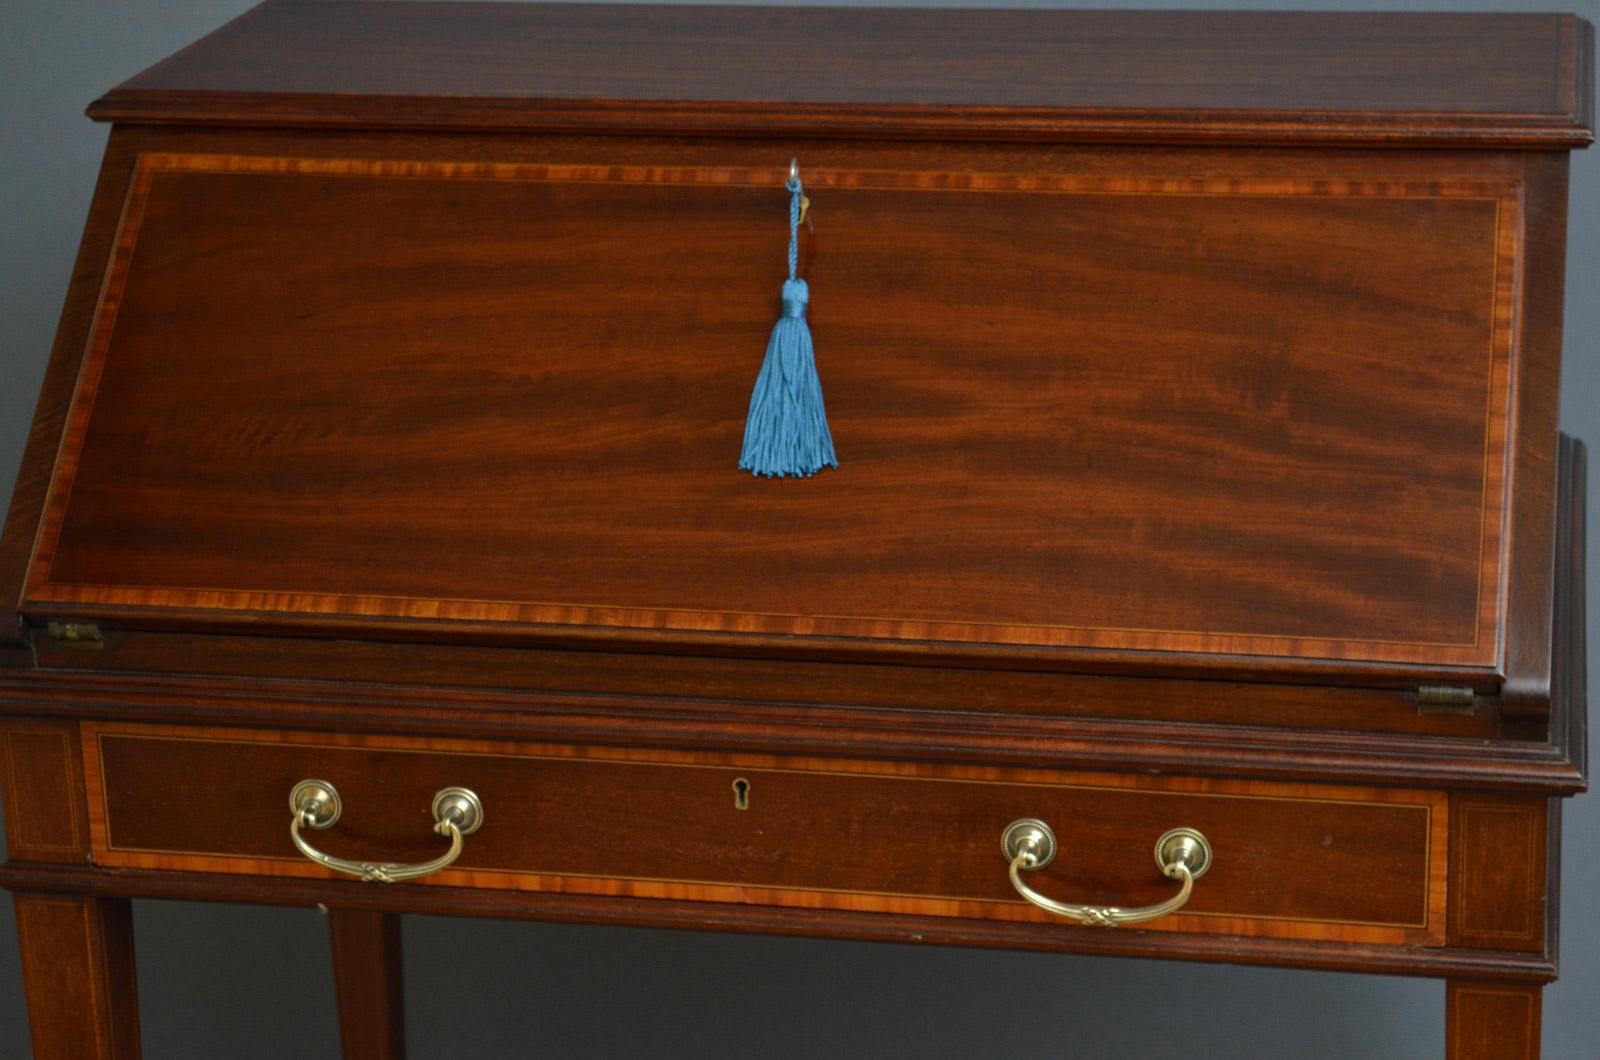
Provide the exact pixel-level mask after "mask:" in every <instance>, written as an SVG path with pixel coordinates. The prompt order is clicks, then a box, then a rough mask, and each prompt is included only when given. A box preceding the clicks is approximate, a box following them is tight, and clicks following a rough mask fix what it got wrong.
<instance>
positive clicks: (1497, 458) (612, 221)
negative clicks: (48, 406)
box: [28, 154, 1518, 667]
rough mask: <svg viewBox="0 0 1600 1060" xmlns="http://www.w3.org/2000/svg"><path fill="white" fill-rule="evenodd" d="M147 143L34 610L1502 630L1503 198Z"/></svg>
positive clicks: (1268, 645) (712, 627) (881, 636)
mask: <svg viewBox="0 0 1600 1060" xmlns="http://www.w3.org/2000/svg"><path fill="white" fill-rule="evenodd" d="M807 175H808V177H809V179H810V182H811V183H810V187H811V188H812V189H813V190H815V191H816V196H815V198H816V201H817V204H818V205H817V213H816V219H817V228H816V231H815V233H814V234H810V233H808V234H807V236H806V238H805V247H804V263H803V270H804V272H805V273H806V274H807V275H808V276H809V277H810V279H811V281H812V286H813V289H814V292H815V293H814V296H813V299H814V300H813V308H812V312H811V323H812V327H813V330H814V332H815V334H816V336H817V342H818V346H819V357H820V361H821V370H822V376H823V381H824V386H825V388H826V392H827V397H828V403H829V413H830V417H831V419H832V421H833V427H834V434H835V437H836V439H837V440H838V444H839V447H840V453H841V459H842V461H843V463H844V466H843V468H842V469H841V470H840V471H838V472H836V473H834V472H829V473H825V474H822V475H819V476H818V477H817V478H815V479H813V480H810V481H806V482H792V481H790V482H768V481H757V480H753V479H751V478H750V477H748V476H746V475H743V474H740V473H739V472H737V471H736V470H735V468H734V463H735V461H736V458H737V454H738V449H739V441H740V435H741V431H742V428H743V419H744V411H745V406H746V403H747V401H748V395H749V389H750V385H751V382H752V380H753V379H754V376H755V371H756V369H757V367H758V366H759V360H760V356H761V350H762V348H763V345H764V341H765V337H766V332H767V330H768V328H770V326H771V322H772V319H773V316H774V312H775V299H776V280H777V279H779V278H781V271H782V252H783V224H782V221H783V193H782V191H781V188H780V187H779V184H780V182H781V179H782V176H783V174H782V173H781V172H779V171H777V170H772V171H766V170H761V169H746V168H731V167H721V168H719V167H705V166H701V167H696V166H680V167H647V166H638V165H632V166H598V165H597V166H579V165H551V166H540V165H526V164H492V163H442V162H441V163H427V162H418V163H401V162H372V161H355V160H349V161H341V160H330V159H320V160H313V159H275V158H260V157H246V156H222V155H218V156H208V155H166V154H152V155H146V156H143V158H142V159H141V163H140V166H139V169H138V171H137V173H136V177H135V181H134V188H133V191H132V193H131V196H130V201H129V205H128V209H127V214H126V217H125V219H124V223H123V230H122V233H121V236H120V238H119V248H120V249H119V251H118V253H117V255H116V256H115V259H114V261H113V264H112V266H111V276H110V281H109V283H108V286H107V294H106V296H105V301H104V304H103V306H102V311H101V314H100V321H99V324H98V330H97V337H96V339H95V343H94V346H93V349H92V351H91V357H90V362H89V364H88V366H87V369H86V371H85V373H84V376H83V381H82V383H81V385H80V389H79V393H78V396H77V399H76V401H75V404H74V409H73V414H72V422H71V424H70V426H69V431H68V436H67V439H66V442H65V448H64V452H63V458H62V461H61V464H60V468H59V469H58V473H57V477H56V481H55V483H54V486H53V488H52V492H51V496H50V500H49V504H48V507H47V511H46V514H45V519H44V523H43V526H42V531H41V535H40V547H39V552H38V554H37V555H36V557H35V560H34V564H33V567H32V570H31V574H30V588H29V591H28V598H29V602H30V603H31V604H33V605H57V609H59V607H60V605H82V604H93V605H113V606H128V607H135V608H152V607H154V608H161V607H185V608H196V607H197V608H202V609H209V610H211V611H213V612H214V613H217V614H223V613H226V612H235V613H262V612H265V613H276V614H288V615H301V616H311V615H317V614H324V615H341V616H350V615H355V616H363V615H365V616H379V617H400V618H407V617H409V618H429V619H436V618H456V619H482V620H491V621H505V622H517V623H544V624H554V625H557V626H572V627H595V626H602V627H613V628H616V627H620V628H648V629H655V630H661V629H666V630H688V631H702V632H704V631H711V632H732V633H757V634H774V633H775V634H801V635H819V636H843V637H851V638H859V639H860V640H861V641H862V642H865V643H877V644H888V645H891V646H892V645H893V644H894V643H895V642H898V641H930V640H937V641H950V642H963V643H971V644H978V645H986V646H991V647H993V646H1000V647H1007V646H1013V647H1020V646H1045V647H1068V648H1080V649H1083V648H1087V649H1095V648H1104V649H1128V648H1134V649H1140V648H1148V649H1161V650H1182V651H1201V652H1215V653H1240V654H1251V655H1258V656H1281V657H1291V658H1311V659H1330V660H1356V661H1360V660H1388V661H1402V662H1420V663H1428V664H1435V665H1458V666H1478V667H1482V666H1489V665H1492V664H1493V663H1494V662H1495V660H1496V658H1497V655H1496V653H1497V650H1498V615H1499V612H1500V599H1499V593H1500V585H1501V581H1502V579H1501V577H1500V571H1501V569H1502V559H1503V556H1502V553H1503V548H1504V540H1505V539H1504V534H1503V528H1502V523H1503V518H1504V514H1505V501H1506V494H1507V491H1506V488H1505V482H1504V466H1505V461H1504V449H1505V444H1506V436H1505V431H1506V404H1507V398H1508V393H1509V355H1510V328H1511V312H1512V289H1513V274H1514V272H1515V254H1516V233H1517V230H1518V224H1517V218H1516V203H1517V199H1516V188H1515V186H1514V185H1511V184H1507V183H1497V182H1492V181H1467V180H1450V181H1433V182H1424V181H1409V182H1401V181H1395V182H1388V183H1383V182H1366V183H1359V182H1350V181H1310V180H1304V181H1300V180H1283V179H1278V180H1246V179H1227V180H1225V179H1218V178H1204V179H1194V180H1183V179H1170V178H1162V179H1156V178H1137V177H1128V178H1114V177H1105V176H1095V177H1083V178H1075V177H1071V176H1059V177H1058V176H1041V175H1022V174H1010V175H1008V174H1004V173H1001V174H982V173H976V174H975V173H904V172H887V171H885V172H873V171H865V170H818V171H814V172H809V173H808V174H807Z"/></svg>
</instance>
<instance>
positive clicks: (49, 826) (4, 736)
mask: <svg viewBox="0 0 1600 1060" xmlns="http://www.w3.org/2000/svg"><path fill="white" fill-rule="evenodd" d="M83 791H84V789H83V753H82V751H81V750H80V749H79V747H78V725H77V723H76V722H73V721H62V720H59V719H54V718H0V797H3V798H4V800H5V811H6V853H7V855H8V856H9V857H10V858H11V859H12V860H14V861H57V862H67V863H72V862H82V861H85V860H87V859H88V856H89V821H88V817H87V815H86V813H85V811H84V794H83Z"/></svg>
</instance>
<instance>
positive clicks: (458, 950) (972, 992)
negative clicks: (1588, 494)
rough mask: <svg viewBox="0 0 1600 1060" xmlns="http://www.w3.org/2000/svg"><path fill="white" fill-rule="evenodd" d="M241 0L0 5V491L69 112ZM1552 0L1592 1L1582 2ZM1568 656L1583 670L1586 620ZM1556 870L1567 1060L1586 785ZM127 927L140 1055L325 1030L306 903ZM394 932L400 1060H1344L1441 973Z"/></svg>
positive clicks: (92, 133) (312, 1055) (12, 1025)
mask: <svg viewBox="0 0 1600 1060" xmlns="http://www.w3.org/2000/svg"><path fill="white" fill-rule="evenodd" d="M252 2H253V0H172V2H161V0H39V2H34V0H4V2H3V4H0V498H4V497H9V495H10V491H11V486H12V483H13V481H14V478H15V474H16V468H17V464H18V462H19V461H20V460H21V456H22V445H23V440H24V438H25V436H26V433H27V428H28V422H29V419H30V417H31V415H32V411H33V401H34V397H35V395H36V393H37V391H38V386H39V382H40V379H41V376H42V375H43V372H44V365H45V359H46V357H47V355H48V353H49V350H50V343H51V338H52V335H53V333H54V331H55V325H56V317H57V314H58V313H59V312H60V309H61V302H62V298H63V295H64V294H65V292H66V286H67V278H68V275H69V272H70V269H71V264H72V258H73V255H74V253H75V252H76V249H77V241H78V233H79V229H80V226H81V225H82V223H83V219H84V214H85V211H86V210H87V207H88V202H89V194H90V191H91V189H92V184H93V179H94V174H95V171H96V167H97V165H98V161H99V156H100V152H101V150H102V149H103V147H104V144H105V129H104V128H103V127H100V126H95V125H92V124H91V123H90V122H88V121H87V120H86V119H84V118H83V116H82V110H83V107H84V105H85V104H86V103H88V102H89V100H90V99H92V98H93V97H94V96H96V95H97V94H99V93H100V92H101V91H103V90H104V89H106V88H109V87H110V86H111V85H113V84H115V83H117V82H118V81H121V80H122V79H124V78H126V77H128V76H130V75H131V74H133V73H135V72H137V71H138V70H140V69H142V68H143V67H145V66H147V65H149V64H150V63H152V62H154V61H156V60H157V59H160V58H162V57H163V56H165V55H167V54H168V53H170V52H171V51H173V50H175V49H176V48H178V47H180V46H182V45H184V44H186V43H188V42H189V41H191V40H193V39H194V38H195V37H197V36H199V35H200V34H202V33H204V32H207V31H209V30H211V29H213V28H214V27H216V26H217V25H219V24H221V23H222V22H223V21H224V20H226V19H227V18H230V17H232V16H233V15H235V14H237V13H239V12H240V11H243V10H244V9H246V8H247V7H249V6H251V3H252ZM833 2H835V3H837V2H839V0H833ZM878 2H879V3H882V2H883V0H878ZM981 3H982V0H965V4H964V6H978V5H979V4H981ZM1567 4H1568V5H1570V6H1571V7H1572V8H1573V9H1575V10H1576V11H1577V12H1578V13H1579V14H1581V15H1583V16H1584V17H1586V18H1588V19H1590V20H1592V21H1600V3H1597V2H1596V0H1567ZM914 6H916V5H914ZM920 6H931V5H930V4H929V3H928V0H923V2H922V3H921V5H920ZM991 6H1008V7H1017V6H1025V5H1024V4H1023V3H1021V2H1018V0H1007V2H1005V3H1001V4H992V5H991ZM1040 6H1073V5H1071V4H1069V3H1062V2H1060V0H1057V2H1055V3H1047V4H1044V5H1040ZM1081 6H1094V7H1133V6H1143V7H1165V8H1180V7H1228V6H1231V7H1239V8H1293V7H1307V8H1319V9H1328V8H1337V7H1347V6H1348V7H1364V8H1365V7H1379V8H1394V9H1424V10H1425V9H1439V8H1441V7H1451V8H1457V9H1467V8H1474V9H1485V10H1518V9H1522V10H1549V9H1557V8H1561V7H1562V6H1564V5H1563V3H1562V0H1532V2H1518V0H1492V2H1489V3H1456V4H1449V3H1447V2H1443V0H1431V2H1428V0H1423V2H1420V3H1377V4H1361V3H1356V4H1346V3H1339V2H1336V0H1309V2H1300V3H1294V2H1289V3H1285V2H1277V3H1250V2H1248V0H1201V2H1198V3H1196V2H1191V0H1157V2H1155V3H1142V4H1135V3H1127V2H1119V0H1094V2H1093V3H1092V4H1085V5H1081ZM1571 216H1572V221H1571V229H1570V232H1571V237H1570V238H1571V243H1570V247H1571V264H1570V268H1569V272H1568V281H1567V307H1568V309H1567V324H1566V336H1567V346H1566V363H1565V369H1564V370H1565V377H1564V391H1563V406H1562V424H1563V427H1564V429H1565V430H1567V431H1569V432H1571V433H1574V434H1577V435H1578V436H1580V437H1582V438H1585V439H1587V440H1588V441H1589V442H1590V443H1591V444H1592V445H1593V444H1596V443H1600V299H1597V298H1596V293H1597V285H1600V149H1596V150H1593V151H1590V152H1587V153H1584V154H1580V155H1578V156H1577V157H1576V158H1575V159H1574V165H1573V180H1572V214H1571ZM1592 491H1593V492H1600V484H1592ZM1594 507H1595V506H1594V503H1593V502H1591V508H1590V510H1591V513H1593V512H1594ZM1589 525H1590V541H1589V550H1590V554H1591V555H1592V556H1595V557H1596V560H1595V561H1594V562H1593V563H1592V564H1591V569H1592V570H1593V571H1600V516H1597V515H1595V514H1591V515H1590V518H1589ZM1589 597H1590V599H1591V600H1595V599H1597V598H1600V576H1595V575H1592V576H1591V580H1590V585H1589ZM1590 627H1591V628H1600V621H1596V620H1594V619H1591V621H1590ZM1590 670H1591V672H1592V673H1595V674H1596V675H1600V659H1597V658H1596V654H1595V651H1594V641H1593V640H1591V647H1590ZM1592 731H1593V732H1594V734H1595V737H1594V738H1595V739H1596V746H1595V748H1594V749H1593V750H1592V751H1591V755H1590V757H1591V760H1592V761H1596V762H1600V725H1596V726H1595V727H1594V729H1593V730H1592ZM1562 893H1563V895H1564V897H1565V902H1566V904H1565V909H1564V917H1563V923H1562V939H1561V952H1562V955H1563V968H1562V973H1563V975H1562V979H1561V981H1560V982H1559V983H1557V984H1556V985H1555V986H1553V987H1551V988H1549V989H1548V990H1547V991H1546V992H1545V1033H1546V1045H1545V1056H1546V1057H1552V1058H1573V1060H1578V1058H1588V1057H1593V1056H1595V1055H1596V1054H1597V1048H1596V1045H1595V1042H1596V1041H1597V1040H1600V794H1596V795H1590V796H1587V797H1582V798H1579V799H1578V800H1577V801H1576V802H1575V803H1572V804H1570V805H1569V807H1568V810H1567V816H1566V849H1565V853H1564V864H1563V869H1562ZM135 929H136V933H137V938H138V943H137V945H138V964H139V973H140V981H139V995H140V1011H141V1015H142V1019H143V1027H144V1030H143V1033H144V1043H145V1054H146V1055H147V1056H149V1057H151V1058H153V1060H167V1058H189V1057H196V1058H200V1057H206V1058H211V1057H232V1058H236V1060H250V1058H255V1057H301V1058H306V1060H317V1058H332V1057H336V1056H338V1036H337V1032H336V1029H335V1024H334V1006H333V1001H332V996H331V991H332V982H331V978H330V973H329V970H328V956H327V941H326V928H325V925H324V924H323V922H322V918H321V916H320V914H318V913H317V912H316V911H315V910H298V909H260V908H252V907H244V906H207V905H188V904H178V903H164V902H144V903H138V904H137V905H136V907H135ZM405 932H406V975H407V1006H406V1016H407V1020H408V1021H409V1025H410V1037H411V1047H412V1048H411V1054H412V1056H413V1057H415V1058H417V1060H434V1058H455V1057H462V1058H466V1057H474V1058H482V1057H502V1056H504V1057H510V1056H525V1055H533V1054H535V1053H537V1054H538V1055H541V1056H554V1057H601V1056H632V1055H641V1054H642V1055H646V1056H724V1055H733V1054H747V1055H753V1056H760V1057H789V1056H793V1057H812V1056H842V1057H855V1056H863V1057H865V1056H872V1057H878V1056H899V1055H903V1056H919V1057H942V1056H948V1057H958V1056H959V1057H969V1056H989V1055H994V1056H998V1055H1002V1054H1011V1055H1018V1056H1021V1055H1030V1054H1031V1055H1034V1056H1069V1055H1070V1056H1082V1057H1100V1056H1116V1055H1139V1056H1145V1057H1155V1058H1159V1057H1172V1058H1177V1060H1189V1058H1190V1057H1194V1056H1207V1055H1209V1056H1239V1057H1289V1056H1293V1057H1300V1058H1308V1060H1309V1058H1321V1057H1327V1058H1334V1057H1337V1058H1340V1060H1344V1058H1350V1057H1428V1056H1440V1055H1442V1052H1443V1047H1444V1046H1443V1006H1444V991H1443V987H1442V985H1441V984H1440V983H1438V982H1435V981H1431V980H1406V979H1384V978H1377V977H1368V976H1350V975H1334V974H1321V973H1312V972H1286V971H1276V970H1269V969H1246V968H1228V967H1223V966H1214V965H1205V966H1202V965H1185V964H1176V963H1159V962H1131V961H1117V960H1106V959H1089V958H1076V957H1056V956H1041V955H1036V954H1014V953H996V952H986V951H965V950H948V949H936V948H928V947H910V946H889V945H873V944H864V943H841V942H822V941H809V940H792V939H771V938H757V937H745V936H733V935H697V934H690V933H683V932H665V931H645V930H639V929H630V928H601V927H570V926H562V925H543V924H531V923H520V922H519V923H494V922H484V921H470V920H437V919H427V918H409V919H407V920H406V922H405ZM28 1055H29V1047H28V1033H27V1016H26V1013H25V1010H24V1007H23V1004H22V990H21V982H20V972H19V969H18V965H17V955H16V945H15V937H14V922H13V920H12V917H11V910H10V901H9V898H6V897H5V896H3V895H0V1057H26V1056H28Z"/></svg>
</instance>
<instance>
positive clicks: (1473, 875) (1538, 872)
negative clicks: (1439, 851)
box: [1450, 794, 1550, 952]
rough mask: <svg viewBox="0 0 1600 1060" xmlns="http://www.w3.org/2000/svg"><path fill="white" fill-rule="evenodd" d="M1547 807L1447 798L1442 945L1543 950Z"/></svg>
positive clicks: (1533, 801)
mask: <svg viewBox="0 0 1600 1060" xmlns="http://www.w3.org/2000/svg"><path fill="white" fill-rule="evenodd" d="M1548 806H1549V804H1548V802H1547V801H1546V800H1544V799H1539V798H1521V799H1507V798H1497V797H1492V796H1482V795H1462V794H1457V795H1453V796H1451V800H1450V825H1451V830H1450V859H1451V860H1450V881H1451V887H1450V942H1451V944H1452V945H1458V946H1467V947H1471V948H1473V949H1483V950H1498V949H1507V950H1533V951H1537V952H1543V951H1544V949H1545V942H1546V936H1547V932H1546V930H1545V910H1546V906H1547V904H1548V899H1549V892H1548V888H1549V885H1550V881H1549V880H1548V878H1547V872H1546V867H1547V865H1548V861H1549V858H1548V850H1547V846H1546V843H1547V841H1548V836H1549V828H1548V820H1547V816H1546V815H1547V812H1548Z"/></svg>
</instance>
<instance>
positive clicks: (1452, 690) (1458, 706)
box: [1417, 685, 1478, 714]
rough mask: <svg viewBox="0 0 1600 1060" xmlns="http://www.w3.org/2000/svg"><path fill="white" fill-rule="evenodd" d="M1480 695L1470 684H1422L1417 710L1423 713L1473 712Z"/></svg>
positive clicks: (1418, 689)
mask: <svg viewBox="0 0 1600 1060" xmlns="http://www.w3.org/2000/svg"><path fill="white" fill-rule="evenodd" d="M1477 701H1478V697H1477V695H1476V694H1475V693H1474V692H1473V691H1472V688H1471V686H1470V685H1421V686H1419V687H1418V688H1417V711H1418V713H1421V714H1471V713H1472V708H1473V706H1474V705H1475V704H1476V703H1477Z"/></svg>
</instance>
